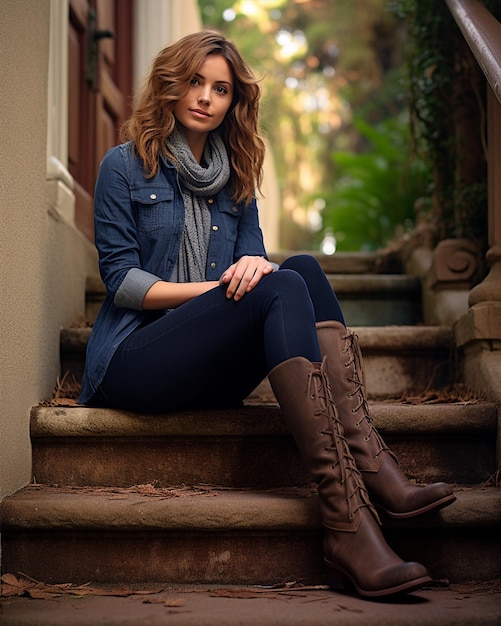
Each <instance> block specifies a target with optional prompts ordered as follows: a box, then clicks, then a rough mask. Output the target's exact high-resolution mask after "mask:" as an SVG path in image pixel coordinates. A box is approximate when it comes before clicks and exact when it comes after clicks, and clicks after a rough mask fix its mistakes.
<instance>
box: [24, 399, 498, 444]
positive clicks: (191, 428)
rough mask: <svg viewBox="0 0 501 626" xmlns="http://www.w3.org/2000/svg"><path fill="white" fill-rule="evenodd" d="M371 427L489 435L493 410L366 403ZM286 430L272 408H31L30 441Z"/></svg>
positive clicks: (493, 428)
mask: <svg viewBox="0 0 501 626" xmlns="http://www.w3.org/2000/svg"><path fill="white" fill-rule="evenodd" d="M371 413H372V418H373V421H374V424H375V425H376V426H377V427H378V429H379V430H380V431H381V432H382V433H384V434H390V435H399V436H406V435H408V434H413V435H422V436H423V437H435V436H445V435H454V434H456V435H461V434H463V433H464V434H468V436H473V435H474V434H483V433H492V434H493V436H494V434H495V432H496V429H497V413H496V405H495V404H494V403H488V402H472V403H460V402H458V403H443V404H404V403H396V402H395V403H374V404H371ZM285 435H288V430H287V427H286V425H285V421H284V420H283V418H282V414H281V410H280V409H279V408H278V407H277V406H248V407H241V408H236V409H225V410H219V411H218V410H200V411H191V412H190V411H183V412H177V413H171V414H167V415H146V414H139V413H131V412H126V411H119V410H113V409H105V408H89V407H85V406H69V407H65V406H36V407H33V409H32V411H31V436H32V437H34V438H37V437H82V438H85V437H176V436H183V437H187V436H191V437H197V436H199V437H203V436H211V437H214V436H221V437H231V436H234V437H235V436H285Z"/></svg>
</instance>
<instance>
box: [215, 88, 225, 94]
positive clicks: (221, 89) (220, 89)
mask: <svg viewBox="0 0 501 626" xmlns="http://www.w3.org/2000/svg"><path fill="white" fill-rule="evenodd" d="M215 90H216V92H217V93H220V94H226V93H228V90H227V89H226V87H221V86H218V87H216V88H215Z"/></svg>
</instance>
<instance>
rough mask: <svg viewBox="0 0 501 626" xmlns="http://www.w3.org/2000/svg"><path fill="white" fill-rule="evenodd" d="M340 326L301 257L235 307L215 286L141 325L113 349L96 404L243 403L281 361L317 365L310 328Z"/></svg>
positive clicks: (324, 286)
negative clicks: (303, 360)
mask: <svg viewBox="0 0 501 626" xmlns="http://www.w3.org/2000/svg"><path fill="white" fill-rule="evenodd" d="M325 320H337V321H340V322H342V323H343V324H344V319H343V314H342V312H341V308H340V306H339V302H338V300H337V298H336V296H335V294H334V292H333V290H332V288H331V286H330V284H329V282H328V280H327V278H326V276H325V274H324V272H323V271H322V269H321V267H320V265H319V264H318V262H317V261H316V259H315V258H314V257H311V256H308V255H298V256H295V257H291V258H289V259H287V260H286V261H285V263H283V264H282V265H281V267H280V269H279V270H278V271H276V272H273V273H272V274H269V275H267V276H264V277H263V278H262V279H261V281H260V282H259V283H258V285H257V286H256V287H255V288H254V289H253V290H252V291H251V292H249V293H247V294H245V296H244V297H243V298H242V299H241V300H239V301H238V302H235V301H234V300H232V299H231V300H230V299H228V298H226V297H225V291H224V288H223V287H216V288H215V289H211V290H210V291H208V292H206V293H205V294H203V295H201V296H198V297H197V298H194V299H193V300H190V301H189V302H186V303H185V304H183V305H181V306H180V307H178V308H177V309H174V310H172V311H170V312H169V313H167V314H165V315H161V316H159V317H158V318H157V319H155V320H154V321H151V322H150V323H147V324H143V325H142V326H140V327H139V328H137V329H136V330H135V331H134V332H133V333H132V334H131V335H129V337H127V338H126V339H125V340H124V341H123V342H122V344H121V345H120V346H119V348H118V350H117V351H116V352H115V354H114V356H113V358H112V360H111V363H110V365H109V367H108V370H107V373H106V376H105V378H104V380H103V382H102V384H101V387H100V389H99V391H98V393H97V395H96V397H95V398H94V402H93V404H104V405H106V406H111V407H116V408H125V409H129V410H132V411H148V412H167V411H172V410H179V409H187V408H196V407H207V408H209V407H228V406H235V405H238V404H240V403H241V402H242V400H243V399H245V398H246V397H247V396H248V395H249V393H250V392H251V391H252V390H253V389H255V387H256V386H257V385H258V384H259V383H260V382H261V381H262V380H263V379H264V378H265V377H266V375H267V374H268V373H269V372H270V371H271V370H272V369H273V368H274V367H275V365H278V364H279V363H282V362H283V361H285V360H287V359H290V358H292V357H297V356H303V357H305V358H307V359H309V360H310V361H319V360H320V349H319V346H318V340H317V334H316V329H315V323H316V322H320V321H325Z"/></svg>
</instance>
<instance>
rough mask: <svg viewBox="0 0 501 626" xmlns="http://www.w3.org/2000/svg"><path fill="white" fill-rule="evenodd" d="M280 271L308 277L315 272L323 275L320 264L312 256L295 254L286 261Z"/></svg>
mask: <svg viewBox="0 0 501 626" xmlns="http://www.w3.org/2000/svg"><path fill="white" fill-rule="evenodd" d="M280 269H281V270H282V269H290V270H294V271H295V272H298V273H299V274H301V276H305V275H307V276H309V275H312V274H315V273H317V272H320V273H323V270H322V268H321V266H320V263H319V262H318V261H317V259H316V258H315V257H314V256H311V255H310V254H296V255H295V256H291V257H289V258H288V259H286V260H285V261H284V262H283V263H282V265H281V266H280Z"/></svg>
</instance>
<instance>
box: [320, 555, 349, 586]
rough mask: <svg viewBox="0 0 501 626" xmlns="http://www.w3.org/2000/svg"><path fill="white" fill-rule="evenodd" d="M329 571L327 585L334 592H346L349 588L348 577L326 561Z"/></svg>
mask: <svg viewBox="0 0 501 626" xmlns="http://www.w3.org/2000/svg"><path fill="white" fill-rule="evenodd" d="M325 566H326V569H327V572H326V579H327V584H328V585H329V587H330V588H331V589H332V590H333V591H345V589H346V587H347V582H348V579H347V578H346V576H345V575H344V574H343V573H342V572H340V571H339V570H337V569H334V567H333V566H332V564H331V563H329V562H328V561H325Z"/></svg>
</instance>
